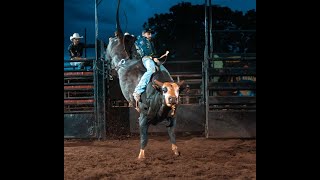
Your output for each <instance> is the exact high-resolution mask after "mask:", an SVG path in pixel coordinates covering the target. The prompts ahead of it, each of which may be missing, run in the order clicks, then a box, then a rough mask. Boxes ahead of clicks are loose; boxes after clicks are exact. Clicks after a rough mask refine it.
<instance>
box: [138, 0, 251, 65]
mask: <svg viewBox="0 0 320 180" xmlns="http://www.w3.org/2000/svg"><path fill="white" fill-rule="evenodd" d="M169 11H170V12H169V13H166V14H155V15H154V17H151V18H149V19H148V22H147V23H144V25H143V27H144V28H147V27H149V28H152V29H154V31H155V32H156V35H155V41H156V42H157V44H156V45H157V47H158V49H159V51H160V52H159V53H160V54H161V53H162V52H164V51H165V50H167V49H168V50H170V52H171V58H174V59H186V58H187V59H190V58H191V59H194V58H203V50H204V45H205V6H204V5H191V3H186V2H183V3H179V4H177V5H175V6H172V7H171V8H170V10H169ZM212 16H213V30H255V29H256V11H255V10H250V11H248V12H246V13H243V12H242V11H232V10H231V9H230V8H228V7H220V6H217V5H214V6H212ZM255 34H256V33H255V32H238V31H232V32H223V33H222V32H214V34H213V39H214V52H217V53H229V52H235V53H245V52H246V53H250V52H255V50H256V49H255V41H256V39H255Z"/></svg>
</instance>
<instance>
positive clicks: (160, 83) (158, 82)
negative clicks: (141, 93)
mask: <svg viewBox="0 0 320 180" xmlns="http://www.w3.org/2000/svg"><path fill="white" fill-rule="evenodd" d="M154 83H156V85H158V86H160V87H162V85H163V83H162V82H160V81H158V80H154Z"/></svg>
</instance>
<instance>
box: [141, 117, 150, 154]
mask: <svg viewBox="0 0 320 180" xmlns="http://www.w3.org/2000/svg"><path fill="white" fill-rule="evenodd" d="M148 128H149V125H148V124H147V116H146V115H144V114H143V113H140V117H139V129H140V153H139V156H138V159H143V158H145V155H144V148H145V147H146V146H147V143H148Z"/></svg>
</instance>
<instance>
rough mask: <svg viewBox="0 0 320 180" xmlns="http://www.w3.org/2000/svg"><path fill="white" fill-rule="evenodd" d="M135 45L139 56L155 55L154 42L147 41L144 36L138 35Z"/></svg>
mask: <svg viewBox="0 0 320 180" xmlns="http://www.w3.org/2000/svg"><path fill="white" fill-rule="evenodd" d="M135 45H136V47H137V49H138V53H139V54H140V55H141V57H144V56H151V57H155V56H156V50H155V48H154V44H153V42H152V41H149V40H148V39H147V38H146V37H144V36H138V37H137V40H136V42H135Z"/></svg>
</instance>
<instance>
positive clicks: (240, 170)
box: [64, 135, 256, 180]
mask: <svg viewBox="0 0 320 180" xmlns="http://www.w3.org/2000/svg"><path fill="white" fill-rule="evenodd" d="M139 143H140V142H139V137H138V136H134V137H128V138H124V139H119V140H115V139H109V140H105V141H98V140H64V179H65V180H68V179H90V180H94V179H120V180H125V179H137V180H138V179H152V180H153V179H182V180H184V179H192V180H196V179H256V140H255V139H207V138H205V137H203V136H188V137H179V136H178V135H177V145H178V149H179V151H180V153H181V155H180V156H175V155H174V154H173V152H172V151H171V144H170V142H169V139H168V136H150V137H149V142H148V145H147V147H146V149H145V155H146V158H145V159H144V160H137V157H138V154H139Z"/></svg>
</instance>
